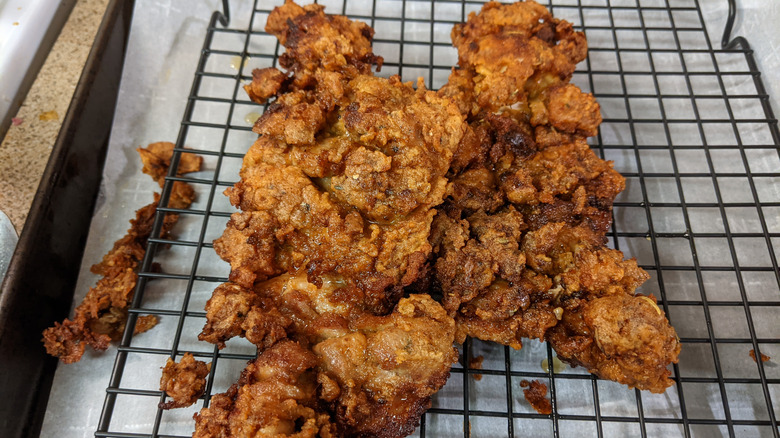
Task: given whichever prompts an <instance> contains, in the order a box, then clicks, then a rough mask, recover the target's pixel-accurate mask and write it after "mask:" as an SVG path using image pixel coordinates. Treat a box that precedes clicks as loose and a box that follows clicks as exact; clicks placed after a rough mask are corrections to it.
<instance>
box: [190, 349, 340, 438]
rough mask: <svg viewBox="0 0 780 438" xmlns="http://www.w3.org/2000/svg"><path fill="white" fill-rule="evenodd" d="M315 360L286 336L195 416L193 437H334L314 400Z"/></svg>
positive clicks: (315, 384) (252, 363)
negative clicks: (236, 381) (285, 338)
mask: <svg viewBox="0 0 780 438" xmlns="http://www.w3.org/2000/svg"><path fill="white" fill-rule="evenodd" d="M316 363H317V362H316V358H315V357H314V355H313V354H312V353H311V352H310V351H308V350H307V349H305V348H303V347H301V346H300V345H299V344H298V343H296V342H293V341H290V340H286V341H283V342H281V343H279V344H276V345H274V346H273V347H271V348H269V349H268V350H266V351H264V352H263V353H262V354H260V355H259V356H258V357H257V359H255V360H253V361H251V362H250V363H249V365H248V366H247V367H246V369H245V370H244V371H243V372H242V373H241V379H240V380H239V381H238V383H236V384H235V385H233V386H232V387H231V388H230V389H229V390H228V391H227V392H226V393H224V394H217V395H215V396H213V397H212V398H211V402H210V405H209V407H208V408H203V409H201V411H200V412H199V413H197V414H195V432H194V433H193V435H192V436H193V438H239V437H241V438H244V437H246V438H249V437H271V436H273V437H289V438H308V437H323V438H328V437H335V436H338V435H336V433H335V432H336V428H335V425H334V424H332V423H331V421H330V418H329V415H328V414H327V413H323V412H321V410H320V406H319V403H318V401H317V381H316V374H315V371H314V366H315V365H316Z"/></svg>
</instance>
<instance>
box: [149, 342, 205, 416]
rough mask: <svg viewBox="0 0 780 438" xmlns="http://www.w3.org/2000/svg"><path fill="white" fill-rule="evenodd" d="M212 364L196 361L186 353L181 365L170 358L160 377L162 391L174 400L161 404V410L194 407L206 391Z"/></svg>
mask: <svg viewBox="0 0 780 438" xmlns="http://www.w3.org/2000/svg"><path fill="white" fill-rule="evenodd" d="M210 370H211V364H210V363H208V364H207V363H206V362H202V361H199V360H195V357H194V356H193V355H192V353H189V352H188V353H184V356H182V358H181V361H180V362H179V363H176V362H174V360H173V359H171V358H168V361H167V362H166V363H165V367H163V372H162V377H160V391H165V393H166V394H168V397H171V399H172V400H170V401H168V402H165V403H160V409H174V408H184V407H187V406H192V405H193V404H194V403H195V402H196V401H197V400H198V397H200V396H201V395H203V392H204V391H205V390H206V376H208V375H209V371H210Z"/></svg>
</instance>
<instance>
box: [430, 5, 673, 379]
mask: <svg viewBox="0 0 780 438" xmlns="http://www.w3.org/2000/svg"><path fill="white" fill-rule="evenodd" d="M452 40H453V44H454V45H455V47H456V48H457V49H458V54H459V66H460V68H459V69H457V70H453V72H452V74H451V75H450V80H449V83H448V84H447V85H445V86H444V87H443V88H442V89H441V90H439V94H440V95H441V96H444V97H448V98H451V99H455V100H457V101H458V106H459V110H460V111H461V112H462V113H463V114H464V115H466V116H467V118H468V122H469V127H468V128H467V131H466V133H465V135H464V136H463V139H462V140H461V143H460V144H459V145H458V148H457V149H456V150H455V153H454V157H453V165H452V167H451V169H450V173H449V174H448V177H449V178H450V184H449V186H448V192H447V195H448V196H447V199H446V201H445V204H444V206H443V207H441V208H440V209H439V210H440V211H439V213H438V214H437V216H436V218H435V219H434V224H433V228H432V233H431V238H430V239H431V243H432V245H433V247H434V251H435V262H434V275H435V279H436V282H435V284H436V285H437V287H439V288H440V289H441V291H442V295H443V301H442V302H443V304H444V307H445V309H447V311H448V312H449V313H450V314H451V315H452V316H453V317H454V318H455V320H456V324H457V329H458V332H457V336H458V339H459V340H463V339H465V337H466V336H467V335H469V336H474V337H478V338H480V339H484V340H492V341H496V342H500V343H502V344H505V345H510V346H513V347H515V348H520V346H521V338H524V337H528V338H536V339H540V340H541V339H547V340H548V341H550V342H551V343H552V345H553V347H554V348H555V349H556V350H557V351H558V353H559V355H560V356H561V357H562V358H563V359H564V360H567V361H568V362H569V363H572V364H574V365H581V366H585V367H587V368H588V369H589V370H590V371H591V372H594V373H596V374H598V375H599V376H601V377H603V378H607V379H611V380H616V381H619V382H622V383H626V384H628V385H629V386H632V387H638V388H641V389H649V390H652V391H662V390H663V389H664V388H666V387H667V386H669V385H671V384H672V381H671V380H669V379H668V375H669V372H668V371H667V370H666V366H667V365H668V364H670V363H673V362H676V361H677V357H678V353H679V342H678V340H677V338H676V334H675V333H674V329H672V328H671V326H670V325H669V324H668V322H667V320H666V318H665V316H663V314H662V313H656V312H655V310H652V309H654V308H657V306H650V307H648V306H644V305H643V303H646V301H644V300H650V298H647V297H638V296H635V293H636V292H635V291H636V288H637V287H638V286H639V285H640V284H641V283H642V282H644V281H645V280H646V279H647V273H645V272H644V271H643V270H641V269H640V268H639V267H638V266H637V265H636V262H635V261H634V260H624V259H623V254H622V253H620V252H619V251H615V250H611V249H608V248H606V247H605V246H604V243H605V238H604V234H605V233H606V232H607V230H608V229H609V227H610V225H611V219H612V218H611V211H612V203H613V201H614V199H615V197H616V196H617V194H618V193H620V191H622V190H623V189H624V187H625V180H624V178H623V177H622V176H620V175H619V174H618V173H617V172H616V171H615V170H614V169H613V168H612V165H611V163H609V162H606V161H604V160H602V159H600V158H599V157H598V156H596V154H595V153H594V152H593V151H592V150H591V149H590V148H589V147H588V145H587V143H586V141H585V137H587V136H590V135H595V134H596V133H597V130H598V125H599V124H600V123H601V114H600V110H599V106H598V104H597V103H596V102H595V100H594V98H593V96H592V95H591V94H587V93H583V92H582V91H581V90H580V89H579V88H577V87H576V86H574V85H572V84H570V83H568V81H569V79H570V78H571V74H572V72H573V71H574V65H575V63H577V62H579V61H581V60H582V59H584V57H585V54H586V51H587V45H586V43H585V39H584V35H583V34H582V33H581V32H575V31H574V30H573V29H572V26H571V24H570V23H567V22H565V21H560V20H557V19H555V18H553V17H552V16H551V15H550V14H549V12H548V11H547V10H546V9H545V8H544V7H542V6H540V5H538V4H537V3H535V2H533V1H526V2H522V3H521V2H518V3H515V4H511V5H506V4H504V5H502V4H499V3H496V2H490V3H487V4H485V5H484V6H483V8H482V10H481V11H480V12H479V13H478V14H475V13H472V14H470V16H469V19H468V22H467V23H464V24H461V25H456V26H455V28H454V29H453V32H452ZM507 266H511V269H509V268H507ZM636 300H640V301H636ZM629 315H630V316H632V317H634V318H635V320H634V323H635V324H626V323H625V321H623V320H622V319H621V318H624V317H627V316H629ZM621 321H623V322H622V323H623V324H624V326H625V330H629V329H630V332H621V331H620V330H619V329H618V328H617V325H618V324H621ZM597 329H598V330H597ZM597 331H598V333H599V334H598V337H599V339H601V338H602V337H604V338H605V339H608V341H602V342H601V344H600V346H599V345H597V342H596V341H595V338H596V332H597ZM623 337H625V339H623ZM646 337H647V338H652V339H653V340H652V341H651V342H648V343H647V344H645V343H643V342H641V341H639V339H643V338H646ZM619 339H623V341H619ZM640 363H643V364H644V365H643V366H640V365H639V364H640Z"/></svg>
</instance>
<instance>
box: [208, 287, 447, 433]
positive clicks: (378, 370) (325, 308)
mask: <svg viewBox="0 0 780 438" xmlns="http://www.w3.org/2000/svg"><path fill="white" fill-rule="evenodd" d="M223 286H225V287H226V288H227V289H228V290H230V289H239V291H238V292H237V293H235V294H234V295H236V298H233V300H234V301H239V300H241V299H242V298H238V297H243V299H246V300H247V301H246V302H245V303H244V304H245V305H232V306H227V305H226V306H224V310H225V313H227V312H228V309H232V310H233V311H234V312H235V314H234V315H232V316H231V317H227V318H225V319H226V320H228V321H234V325H235V326H239V325H241V324H240V323H238V322H235V321H237V320H239V319H241V318H240V317H239V316H240V315H244V314H248V315H251V314H253V313H255V312H257V313H259V314H264V315H267V314H278V315H282V316H283V317H284V318H286V320H288V321H291V322H292V323H291V324H290V325H289V326H288V327H287V328H286V331H287V333H288V336H290V338H292V339H296V342H295V343H291V342H290V341H289V340H286V339H283V340H279V341H277V342H276V343H274V344H272V345H270V346H267V344H264V343H263V342H257V341H253V340H252V339H251V338H250V336H249V332H246V333H247V338H248V339H250V341H252V342H255V343H256V344H257V345H258V347H259V349H260V351H261V352H262V353H261V354H260V356H259V357H258V359H257V360H256V361H255V362H256V363H258V362H261V361H262V363H263V364H264V367H265V368H267V369H268V374H269V375H270V374H281V375H287V374H288V372H287V371H285V369H286V367H289V366H290V363H291V362H292V360H291V359H285V360H280V359H277V358H276V357H277V356H278V355H280V354H283V355H285V357H286V356H287V355H291V354H293V353H290V352H289V351H288V350H290V349H292V350H293V352H295V351H297V353H295V356H302V357H304V358H307V359H306V360H302V359H301V362H303V363H304V365H305V367H306V369H307V370H310V371H306V375H307V376H308V377H306V380H305V381H301V380H296V381H295V382H291V383H290V385H298V386H302V385H303V388H302V389H301V390H302V391H304V392H307V391H308V392H310V391H311V389H306V388H309V386H308V385H314V384H315V383H316V386H315V388H317V392H316V397H315V395H309V396H307V398H306V400H308V401H306V402H305V403H304V402H303V401H300V400H299V401H298V403H299V404H305V405H306V406H307V407H309V408H311V409H313V411H312V412H309V411H306V412H309V414H307V415H310V416H311V417H317V418H319V416H320V415H325V416H328V415H330V416H329V418H331V421H332V423H333V425H335V426H337V428H338V430H339V431H340V434H341V435H342V436H360V437H363V436H365V437H369V436H377V437H397V436H404V435H407V434H409V433H411V432H412V431H413V430H414V428H415V426H416V425H417V423H418V422H419V417H420V415H421V414H422V412H424V411H425V409H427V408H428V407H429V406H430V397H431V395H432V394H433V393H435V392H436V391H438V390H439V388H441V387H442V386H443V385H444V383H445V382H446V380H447V377H448V376H449V369H450V366H451V365H452V363H453V362H454V361H456V360H457V351H456V350H455V349H454V348H453V346H452V343H453V340H454V331H455V327H454V322H453V321H452V319H451V318H450V317H449V316H447V314H446V312H445V311H444V310H443V309H442V308H441V306H440V305H439V304H438V303H436V302H435V301H433V300H432V299H431V298H430V297H428V296H426V295H412V296H410V297H409V298H405V299H402V300H401V301H400V302H399V303H398V305H397V306H396V308H395V309H394V311H393V312H391V313H390V314H389V315H387V316H374V315H371V314H369V313H365V312H359V311H356V308H355V307H354V306H347V305H344V304H342V303H340V302H339V297H338V295H339V288H338V285H337V284H335V283H332V282H329V283H327V285H326V286H325V287H322V288H319V287H316V286H315V285H312V284H311V283H309V282H307V281H306V280H305V278H302V277H291V276H288V275H283V276H280V277H276V278H274V279H272V280H269V281H268V282H265V283H260V284H257V285H256V286H255V288H254V290H252V291H249V290H240V289H241V288H240V287H238V286H235V285H229V284H228V285H223ZM250 302H251V303H253V304H250ZM247 309H249V310H247ZM221 316H222V317H225V316H226V315H224V314H223V315H221ZM211 317H212V314H211V312H209V314H207V319H209V318H211ZM245 319H249V317H247V318H245ZM253 327H254V326H253ZM302 352H303V353H302ZM312 353H313V355H312ZM252 368H253V364H250V367H249V368H248V369H252ZM279 368H281V369H279ZM246 373H247V371H245V374H246ZM296 379H297V378H296ZM314 379H316V382H310V380H314ZM242 381H246V379H244V378H242ZM307 382H309V383H307ZM241 385H244V386H241ZM246 385H247V384H246V383H242V382H239V387H240V388H241V389H240V390H238V389H236V390H231V391H233V392H232V393H231V392H229V393H228V394H227V395H220V396H218V397H219V398H218V399H217V400H218V401H219V402H220V403H221V404H220V407H219V408H217V409H211V408H210V409H211V411H202V412H201V418H199V419H198V430H199V431H200V430H203V431H206V430H208V431H210V432H209V433H212V434H213V433H217V432H216V431H218V430H219V431H221V432H219V433H224V435H215V436H246V435H244V434H243V432H237V431H235V430H234V431H232V432H230V433H227V432H225V431H226V430H227V429H228V428H234V426H232V425H231V424H230V422H231V420H230V419H231V418H247V417H249V418H254V417H256V416H262V417H267V416H272V417H274V418H276V417H278V416H279V414H278V413H275V411H274V409H275V408H271V409H269V412H268V413H266V412H265V408H262V407H258V406H257V405H256V404H257V403H258V401H257V400H255V401H254V403H255V404H254V405H251V406H250V405H249V403H243V402H239V399H240V398H241V397H243V396H242V395H241V394H244V393H246V392H252V393H255V392H257V391H259V389H258V390H255V389H252V387H251V386H249V387H247V386H246ZM252 385H254V384H252ZM267 385H270V383H268V384H265V383H264V384H263V386H267ZM263 391H265V390H263ZM308 392H307V393H308ZM231 394H232V395H231ZM236 394H239V395H236ZM254 397H255V399H256V398H258V397H259V396H254ZM264 397H265V396H264ZM231 400H232V401H231ZM277 403H285V402H282V401H278V402H277ZM299 411H300V410H296V411H295V412H299ZM328 413H330V414H328ZM269 421H270V420H267V421H266V422H269ZM299 422H300V420H299ZM263 424H265V423H263ZM197 433H200V432H196V436H201V435H197ZM285 433H291V432H285ZM203 436H206V435H203ZM296 436H297V435H296ZM302 436H303V435H302Z"/></svg>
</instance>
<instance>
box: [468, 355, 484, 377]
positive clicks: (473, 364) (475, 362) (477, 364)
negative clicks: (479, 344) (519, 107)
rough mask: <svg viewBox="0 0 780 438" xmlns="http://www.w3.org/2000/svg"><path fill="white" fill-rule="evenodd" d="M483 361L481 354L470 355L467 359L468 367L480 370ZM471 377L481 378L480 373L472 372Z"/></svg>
mask: <svg viewBox="0 0 780 438" xmlns="http://www.w3.org/2000/svg"><path fill="white" fill-rule="evenodd" d="M484 361H485V357H484V356H482V355H481V354H480V355H479V356H476V357H472V358H471V359H469V368H471V369H472V370H481V369H482V362H484ZM471 377H473V378H474V380H482V374H472V375H471Z"/></svg>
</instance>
